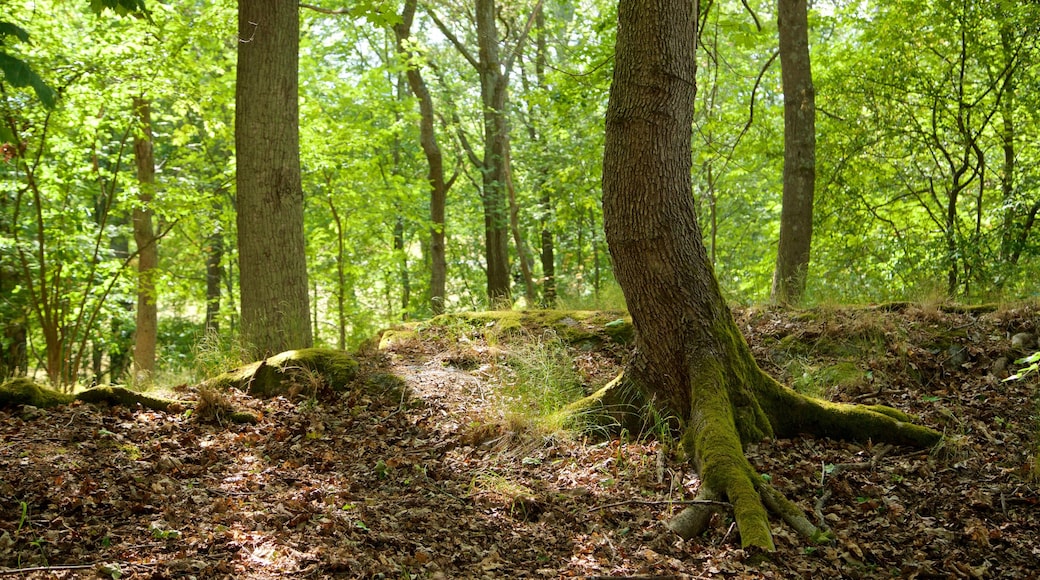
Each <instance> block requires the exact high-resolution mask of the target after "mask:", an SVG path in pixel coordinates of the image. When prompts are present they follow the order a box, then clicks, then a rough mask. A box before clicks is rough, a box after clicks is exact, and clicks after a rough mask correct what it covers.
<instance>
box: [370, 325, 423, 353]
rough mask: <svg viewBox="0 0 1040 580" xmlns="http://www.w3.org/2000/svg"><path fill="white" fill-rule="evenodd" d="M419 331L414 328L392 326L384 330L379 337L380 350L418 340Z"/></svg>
mask: <svg viewBox="0 0 1040 580" xmlns="http://www.w3.org/2000/svg"><path fill="white" fill-rule="evenodd" d="M418 338H419V333H418V332H416V331H415V330H414V329H412V328H392V329H390V330H385V331H383V334H382V336H380V337H379V350H386V349H388V348H392V347H394V346H397V345H399V344H403V343H408V342H411V341H414V340H418Z"/></svg>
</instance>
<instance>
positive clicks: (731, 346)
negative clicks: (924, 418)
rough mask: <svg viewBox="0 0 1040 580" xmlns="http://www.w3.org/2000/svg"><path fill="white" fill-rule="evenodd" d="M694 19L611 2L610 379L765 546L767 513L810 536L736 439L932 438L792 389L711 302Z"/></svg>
mask: <svg viewBox="0 0 1040 580" xmlns="http://www.w3.org/2000/svg"><path fill="white" fill-rule="evenodd" d="M695 14H696V3H695V2H694V3H691V2H686V1H684V0H621V2H620V3H619V6H618V35H617V44H616V47H615V69H614V81H613V84H612V86H611V91H610V100H609V103H608V106H607V116H606V137H605V148H604V157H603V213H604V222H605V229H606V234H607V243H608V245H609V248H610V253H611V256H612V257H613V260H614V267H615V276H616V278H617V280H618V282H619V283H620V285H621V288H622V290H623V291H624V294H625V298H626V300H627V302H628V307H629V311H630V313H631V315H632V321H633V324H634V325H635V328H636V332H637V338H636V347H637V353H636V355H635V356H634V358H633V360H632V362H631V363H630V365H629V366H628V368H627V369H626V371H625V374H624V375H623V379H624V380H623V381H618V382H616V383H615V385H616V384H621V383H624V384H625V385H627V386H628V387H630V388H634V389H635V390H636V392H642V393H645V394H646V395H647V396H648V397H649V399H650V400H651V401H653V402H654V403H655V404H656V405H657V406H658V407H659V408H660V410H662V411H663V412H665V413H667V414H668V415H671V416H673V417H675V418H676V419H677V420H678V421H679V422H680V423H681V425H682V429H683V434H682V439H681V441H682V444H683V447H684V449H685V451H686V452H687V456H688V457H690V458H691V459H692V461H693V463H694V465H695V466H696V468H697V470H698V472H699V473H700V475H701V481H702V484H701V485H702V490H701V491H702V494H705V495H718V496H723V497H726V498H728V500H729V501H730V502H732V504H733V508H734V515H735V518H736V522H737V525H738V527H739V529H740V534H741V541H742V543H743V545H744V546H751V547H756V548H760V549H765V550H772V549H773V547H774V546H773V540H772V533H771V531H770V528H769V522H768V517H767V511H766V506H768V507H769V509H770V510H772V511H774V512H777V513H780V514H782V515H783V517H784V519H785V521H787V522H788V523H789V524H792V525H794V526H795V527H796V528H797V529H798V531H799V532H801V533H803V534H807V535H815V534H818V533H819V530H818V529H817V528H816V527H815V526H813V525H812V524H811V523H810V522H809V521H808V519H807V518H806V517H805V516H804V514H803V513H802V512H801V510H800V509H799V508H797V506H795V505H794V504H793V503H792V502H790V501H789V500H786V499H785V498H783V496H782V495H780V494H779V493H778V492H776V491H775V490H773V488H771V487H770V486H769V485H768V484H767V483H766V482H764V481H763V479H762V478H761V477H759V476H758V475H757V474H756V473H755V472H754V469H753V468H752V467H751V466H750V464H749V463H748V461H747V458H746V457H745V456H744V454H743V445H745V444H747V443H750V442H753V441H757V440H760V439H762V438H764V437H773V436H778V437H784V436H793V435H797V434H799V433H802V432H812V433H816V434H820V435H826V436H834V437H845V438H855V439H867V438H872V439H873V440H874V441H892V442H898V443H903V444H913V445H928V444H933V443H935V442H937V441H938V439H939V437H940V436H939V434H938V433H936V432H935V431H933V430H931V429H927V428H924V427H919V426H916V425H913V424H911V423H910V422H908V417H907V416H906V415H904V414H902V413H900V412H899V411H896V410H895V409H891V408H888V407H882V406H873V407H859V406H854V405H840V404H833V403H825V402H821V401H817V400H814V399H811V398H808V397H805V396H802V395H799V394H798V393H795V392H794V391H792V390H791V389H788V388H786V387H783V386H781V385H780V384H779V383H777V382H776V381H774V380H773V379H772V378H770V377H769V376H768V375H766V374H765V373H764V372H763V371H762V370H761V369H759V367H758V365H757V364H756V363H755V361H754V359H753V358H752V356H751V352H750V349H749V348H748V346H747V343H746V342H745V341H744V338H743V337H742V336H741V335H740V332H739V330H738V329H737V327H736V325H735V323H734V321H733V316H732V313H731V312H730V311H729V308H728V307H727V306H726V303H725V301H724V300H723V298H722V295H721V292H720V290H719V286H718V282H717V281H716V279H715V276H714V274H713V272H712V269H711V265H710V262H709V261H708V256H707V252H706V250H705V247H704V244H703V242H702V240H701V231H700V227H699V226H698V223H697V218H696V215H695V210H694V200H693V195H692V178H691V164H692V162H691V139H692V128H691V126H692V121H693V105H694V97H695V94H696V80H695V79H696V76H695V75H696V64H695V63H696V60H695V56H696V54H695V44H694V42H695V39H696V38H697V35H696V23H697V19H696V17H695ZM607 388H611V387H607ZM619 390H621V391H624V390H626V389H619ZM688 531H689V530H685V532H688Z"/></svg>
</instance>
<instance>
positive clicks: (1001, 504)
mask: <svg viewBox="0 0 1040 580" xmlns="http://www.w3.org/2000/svg"><path fill="white" fill-rule="evenodd" d="M735 316H736V320H737V324H738V326H739V328H740V330H741V331H742V332H743V333H744V334H745V336H747V338H748V341H749V343H750V345H751V348H752V351H753V352H754V354H755V357H756V359H757V360H758V362H759V364H760V366H762V368H763V369H764V370H766V371H767V372H769V373H770V374H772V375H773V376H775V377H777V378H779V379H781V380H782V381H783V382H785V383H786V384H788V385H791V386H793V387H794V388H796V389H797V390H799V391H801V392H806V393H808V394H813V395H817V396H821V397H823V398H826V399H830V400H834V401H843V402H855V403H863V404H875V403H881V404H887V405H891V406H893V407H895V408H898V409H899V410H901V411H904V412H907V413H911V414H913V415H915V416H917V417H919V418H920V422H921V423H922V424H924V425H928V426H931V427H933V428H936V429H938V430H940V431H942V432H943V433H944V435H945V437H944V440H943V443H941V444H940V445H939V446H937V447H936V448H933V449H924V450H922V449H912V448H903V447H893V446H889V445H883V444H877V445H874V444H871V443H869V442H868V443H865V444H853V443H847V442H838V441H832V440H827V439H817V438H803V437H799V438H793V439H779V440H772V441H762V442H760V443H758V444H754V445H751V446H750V447H749V448H748V449H747V456H748V458H749V460H750V462H751V464H752V466H753V467H754V469H755V470H756V471H757V472H758V473H760V474H761V475H762V477H763V478H767V479H768V481H769V482H770V483H771V484H772V485H773V486H774V487H775V488H777V489H778V490H780V491H781V492H783V493H784V494H785V495H786V496H787V497H788V498H789V499H791V500H793V501H795V502H796V503H797V504H798V505H799V506H801V507H802V508H803V509H804V510H805V511H806V512H807V513H808V514H810V517H811V518H812V519H814V520H815V523H817V524H820V523H821V522H822V523H823V524H825V525H826V526H828V527H829V528H830V529H831V531H832V532H833V534H834V536H835V538H836V539H835V540H834V541H833V542H830V543H820V544H814V543H813V542H811V541H809V540H807V539H805V538H803V537H800V536H798V535H797V534H796V533H795V532H794V531H793V530H791V529H790V528H788V527H787V526H786V525H785V524H783V523H782V522H779V521H776V520H774V521H772V528H773V534H774V539H775V541H776V544H777V551H776V552H775V553H773V554H750V553H746V552H745V551H744V550H742V549H741V548H740V538H739V535H738V533H737V531H736V529H735V528H734V526H733V523H732V519H731V517H730V515H729V514H727V513H726V511H725V509H723V510H722V512H721V513H719V514H717V515H716V516H715V517H714V520H713V521H712V523H711V525H710V526H709V527H708V530H707V531H706V532H705V534H704V535H702V536H699V537H696V538H693V539H692V540H689V541H683V540H681V539H680V538H678V537H677V536H675V535H674V534H672V533H671V532H669V531H668V530H667V529H666V527H665V523H666V522H667V521H668V520H669V519H670V518H671V517H672V516H674V515H675V514H676V513H678V512H679V511H681V510H682V509H683V507H685V505H686V504H684V503H683V502H688V501H689V500H692V499H693V498H694V496H695V495H696V494H697V491H698V485H699V481H698V479H697V477H696V475H695V474H694V473H693V472H692V470H691V468H690V466H689V465H688V464H686V463H685V462H684V461H683V460H682V458H681V457H680V456H679V455H678V452H677V447H678V446H677V445H676V444H675V443H674V441H670V440H669V439H668V438H667V437H654V436H653V434H648V435H644V436H638V437H637V436H634V435H631V436H622V437H620V438H619V437H611V438H604V437H602V433H601V432H597V431H592V432H589V433H585V434H575V433H570V432H567V431H561V430H557V431H554V432H548V433H547V432H545V431H540V430H537V429H534V428H532V427H531V426H530V425H529V424H526V423H524V422H522V421H519V420H517V419H516V418H515V416H514V415H512V414H511V413H509V412H507V411H504V409H506V408H508V405H503V403H504V402H507V401H505V399H507V398H508V397H509V395H508V394H507V393H509V392H510V391H509V390H508V387H509V385H510V384H513V383H516V382H517V381H518V380H519V378H518V375H517V370H516V366H515V364H514V362H513V361H514V360H515V356H516V355H517V353H519V352H522V351H525V352H526V351H530V349H532V348H540V347H539V345H545V344H560V345H563V347H562V348H563V352H565V353H566V356H567V359H566V360H567V365H568V366H569V367H570V368H571V370H573V371H574V372H575V376H577V377H580V382H581V389H582V390H583V391H584V392H591V391H592V390H594V389H596V388H598V387H600V386H602V385H603V384H605V383H606V382H607V381H609V380H610V379H611V378H612V377H613V376H614V375H616V373H617V372H618V370H619V369H620V368H621V367H622V365H623V364H624V362H625V361H626V360H627V357H628V356H629V355H630V354H631V351H630V348H631V347H630V346H628V344H627V343H626V341H625V339H626V338H628V335H626V334H625V333H624V332H618V329H619V328H621V327H622V326H623V323H621V322H620V321H621V319H622V316H621V315H620V314H618V313H599V314H597V315H594V316H591V315H590V316H588V317H585V316H577V315H575V316H563V317H556V318H555V319H554V320H553V323H552V324H550V325H544V324H542V323H541V322H539V320H546V319H539V317H537V316H530V317H528V316H520V317H512V318H509V317H505V318H496V317H493V316H489V317H486V318H481V317H466V316H456V317H442V318H439V319H435V320H434V321H433V322H426V323H420V324H417V325H412V326H410V327H407V328H399V329H396V330H395V331H392V332H390V333H387V334H384V335H383V340H382V341H381V345H380V347H379V348H377V347H376V346H375V344H374V342H375V341H373V344H372V345H371V346H370V347H369V348H367V349H363V350H362V351H359V353H358V357H359V360H360V362H361V366H360V368H359V369H358V378H357V379H356V380H355V382H354V383H353V387H354V388H348V389H347V390H346V391H344V392H342V393H335V392H332V391H330V390H328V389H325V388H323V387H322V386H321V385H320V384H315V385H303V386H302V389H301V391H300V392H299V393H296V396H295V397H292V396H288V395H287V396H284V397H274V398H269V399H257V398H252V397H250V396H248V395H246V394H243V393H242V392H240V391H237V390H231V391H228V392H227V393H225V394H222V396H220V397H217V398H214V396H213V394H212V393H211V392H209V391H206V390H205V389H203V390H201V391H200V390H199V387H198V386H197V385H194V386H193V385H182V386H180V387H178V388H176V389H175V390H174V393H173V394H174V395H175V396H176V397H178V398H181V399H185V402H186V405H185V407H184V408H183V409H179V408H178V409H177V410H176V412H166V413H164V412H157V411H151V410H147V409H141V408H131V407H128V406H113V407H109V406H103V405H102V406H94V405H90V404H84V403H73V404H71V405H65V406H59V407H55V408H51V409H37V408H33V407H26V406H20V407H13V408H5V409H3V410H0V429H2V435H3V436H2V442H3V443H2V446H0V574H13V573H15V572H16V570H15V569H22V570H19V571H17V574H18V576H17V577H20V578H73V577H106V578H174V577H177V578H181V577H197V578H220V577H227V578H284V577H294V578H323V577H344V578H353V577H358V578H361V577H367V578H370V577H383V578H568V577H584V578H618V577H637V578H638V577H644V578H649V577H653V578H712V577H726V578H792V577H802V578H840V577H844V578H890V577H903V578H915V577H919V578H929V577H942V578H1029V577H1034V576H1035V574H1036V570H1037V569H1038V568H1040V540H1038V539H1037V538H1038V537H1040V518H1037V516H1036V510H1037V503H1038V502H1040V495H1038V493H1037V489H1038V487H1040V482H1038V478H1040V468H1038V464H1037V458H1036V456H1037V453H1038V452H1040V418H1038V416H1040V409H1038V405H1040V401H1038V393H1037V381H1036V376H1035V375H1033V376H1030V377H1026V378H1024V379H1022V380H1017V381H1007V382H1004V381H1002V379H1003V378H1005V377H1006V376H1007V374H1008V373H1009V372H1014V370H1015V368H1016V366H1015V364H1014V362H1013V360H1014V359H1015V358H1017V357H1020V356H1023V355H1025V354H1028V352H1026V351H1027V350H1029V349H1030V348H1032V349H1034V350H1035V347H1036V345H1035V342H1033V343H1032V344H1031V345H1023V344H1020V343H1021V341H1022V336H1023V335H1020V334H1019V333H1032V335H1033V336H1034V337H1035V333H1036V332H1037V330H1038V329H1037V325H1038V322H1040V309H1038V308H1037V307H1035V306H1018V307H1003V308H999V309H997V310H994V311H979V312H964V311H950V309H943V308H941V307H939V306H934V305H933V306H922V305H898V306H895V307H892V308H862V309H851V308H841V309H838V308H835V309H830V308H817V309H811V310H803V311H786V310H774V309H746V310H738V311H737V312H736V313H735ZM605 321H606V322H605ZM1015 335H1019V338H1018V339H1016V342H1015V343H1014V344H1013V342H1012V337H1014V336H1015ZM1032 340H1033V341H1035V338H1033V339H1032ZM1030 352H1031V351H1030ZM1009 361H1011V362H1010V364H1008V363H1009ZM384 373H393V374H395V375H397V376H399V377H400V378H401V379H403V380H404V383H405V385H406V386H407V389H406V390H401V389H400V388H397V385H398V383H397V382H395V381H392V380H385V379H381V380H373V378H374V377H386V376H387V375H385V374H384ZM365 385H367V386H365ZM373 385H384V386H385V387H387V388H382V389H381V388H374V387H373ZM200 394H201V398H204V399H206V402H207V405H208V406H209V407H210V408H209V410H208V411H207V410H206V409H204V408H203V407H204V406H206V405H201V404H200V405H199V406H196V407H194V408H193V407H192V402H193V400H194V402H195V403H199V400H198V399H199V398H200ZM224 403H228V404H229V405H230V406H231V407H234V408H235V409H239V410H247V411H250V412H252V413H253V414H254V415H255V417H256V418H257V421H256V422H255V423H248V422H247V423H234V422H231V421H229V420H228V419H227V411H228V409H223V408H222V407H221V406H220V405H221V404H224ZM33 569H35V571H33Z"/></svg>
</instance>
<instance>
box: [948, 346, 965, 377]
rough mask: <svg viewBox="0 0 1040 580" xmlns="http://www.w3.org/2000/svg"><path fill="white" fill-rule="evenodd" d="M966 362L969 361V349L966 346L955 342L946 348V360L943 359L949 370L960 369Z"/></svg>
mask: <svg viewBox="0 0 1040 580" xmlns="http://www.w3.org/2000/svg"><path fill="white" fill-rule="evenodd" d="M966 362H968V349H967V348H966V347H964V346H961V345H959V344H955V345H953V346H951V347H950V348H948V349H946V360H944V361H943V366H944V367H946V368H947V369H948V370H951V371H952V370H955V369H959V368H961V365H962V364H964V363H966Z"/></svg>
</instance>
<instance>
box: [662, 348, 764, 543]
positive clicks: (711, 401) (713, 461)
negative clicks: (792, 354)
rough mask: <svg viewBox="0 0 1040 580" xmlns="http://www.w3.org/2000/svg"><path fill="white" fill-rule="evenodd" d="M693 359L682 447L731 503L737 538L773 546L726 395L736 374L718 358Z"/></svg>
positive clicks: (711, 485) (707, 483) (714, 489)
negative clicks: (689, 406) (725, 368)
mask: <svg viewBox="0 0 1040 580" xmlns="http://www.w3.org/2000/svg"><path fill="white" fill-rule="evenodd" d="M698 363H699V364H694V365H691V369H690V370H691V381H692V390H693V400H692V407H693V409H692V416H691V418H690V421H689V424H688V425H687V429H686V432H685V434H684V436H683V440H682V442H683V447H684V448H685V450H686V453H687V454H688V455H689V456H690V457H693V458H694V460H695V463H696V464H697V466H698V469H697V471H698V473H700V474H701V478H702V480H703V482H704V485H705V486H706V487H707V488H708V489H709V490H711V491H712V492H714V493H720V494H723V495H725V496H726V497H727V498H728V499H729V501H730V503H732V504H733V514H734V518H735V519H736V522H737V526H738V528H739V529H740V539H741V544H742V545H743V546H744V547H752V546H753V547H757V548H761V549H763V550H768V551H773V550H774V549H775V546H774V544H773V537H772V533H771V531H770V529H769V516H768V514H767V513H766V509H765V507H764V506H763V505H762V500H761V499H760V498H759V494H758V490H757V489H756V487H755V482H756V480H757V476H756V474H755V472H754V469H752V468H751V465H750V464H749V463H748V461H747V458H746V457H745V456H744V448H743V442H742V441H741V435H740V434H739V432H738V424H737V421H738V417H737V416H736V415H735V414H734V406H733V403H732V401H731V400H730V396H729V390H728V389H729V388H730V387H732V386H736V387H737V388H741V384H740V383H739V381H740V378H739V377H734V376H733V375H731V374H729V373H725V372H723V369H722V367H721V365H720V364H719V362H718V361H717V360H707V359H702V360H701V361H698ZM727 381H736V382H732V383H731V382H727ZM752 420H753V419H752ZM747 428H748V426H746V425H745V426H744V429H747Z"/></svg>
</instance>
